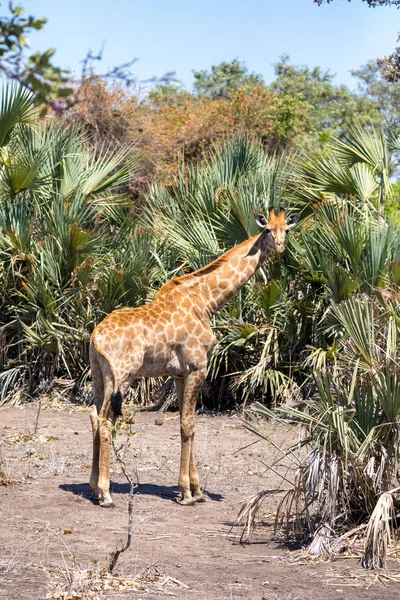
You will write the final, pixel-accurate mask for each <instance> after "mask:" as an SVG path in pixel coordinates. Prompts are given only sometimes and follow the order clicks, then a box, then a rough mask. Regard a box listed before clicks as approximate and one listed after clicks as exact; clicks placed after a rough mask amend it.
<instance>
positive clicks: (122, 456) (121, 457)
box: [108, 424, 137, 573]
mask: <svg viewBox="0 0 400 600" xmlns="http://www.w3.org/2000/svg"><path fill="white" fill-rule="evenodd" d="M131 439H132V425H131V424H130V425H129V429H128V431H127V440H126V442H125V443H123V444H121V445H120V446H119V447H118V448H117V446H116V443H115V440H114V439H113V440H112V447H113V450H114V454H115V457H116V459H117V461H118V462H119V464H120V465H121V471H122V472H123V474H124V475H125V477H126V480H127V481H128V483H129V499H128V528H127V529H128V533H127V538H126V542H125V544H124V545H123V546H122V548H120V549H119V550H116V551H115V552H113V553H112V554H111V557H110V564H109V565H108V572H109V573H112V572H113V571H114V569H115V566H116V564H117V561H118V559H119V557H120V555H121V554H122V553H123V552H125V550H128V548H129V546H130V545H131V542H132V529H133V494H134V490H135V488H136V487H137V483H136V482H134V481H133V479H132V476H131V475H130V473H129V471H128V470H127V468H126V454H127V451H128V448H129V446H130V441H131Z"/></svg>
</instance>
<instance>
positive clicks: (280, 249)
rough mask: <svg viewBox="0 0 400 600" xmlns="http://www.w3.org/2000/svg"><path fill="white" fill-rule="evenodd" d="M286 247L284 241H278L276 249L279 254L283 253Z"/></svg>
mask: <svg viewBox="0 0 400 600" xmlns="http://www.w3.org/2000/svg"><path fill="white" fill-rule="evenodd" d="M284 249H285V244H284V243H283V242H276V251H277V252H278V254H282V252H283V251H284Z"/></svg>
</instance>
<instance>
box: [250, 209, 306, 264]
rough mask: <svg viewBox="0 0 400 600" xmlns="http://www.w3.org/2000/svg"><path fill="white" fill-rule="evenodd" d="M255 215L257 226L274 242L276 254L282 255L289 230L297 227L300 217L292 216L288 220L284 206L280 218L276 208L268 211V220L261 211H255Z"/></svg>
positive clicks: (280, 210)
mask: <svg viewBox="0 0 400 600" xmlns="http://www.w3.org/2000/svg"><path fill="white" fill-rule="evenodd" d="M253 214H254V217H255V219H256V221H257V224H258V225H259V226H260V227H262V228H263V229H264V231H265V232H266V233H268V235H269V236H271V237H272V239H273V240H274V244H273V245H274V249H275V250H276V252H278V253H279V254H281V253H282V252H283V251H284V250H285V239H286V234H287V232H288V231H289V229H291V228H292V227H294V226H295V225H296V223H297V221H298V220H299V219H300V215H299V214H294V215H290V217H288V218H287V219H286V218H285V209H284V208H283V206H281V207H280V209H279V216H276V215H275V209H274V207H273V206H270V207H269V209H268V220H267V219H266V217H265V216H264V215H263V214H262V213H261V212H259V211H256V210H253Z"/></svg>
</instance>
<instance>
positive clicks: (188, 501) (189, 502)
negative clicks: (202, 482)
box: [178, 498, 196, 506]
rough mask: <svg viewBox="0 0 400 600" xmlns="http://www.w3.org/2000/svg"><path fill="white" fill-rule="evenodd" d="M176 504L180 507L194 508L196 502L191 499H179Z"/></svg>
mask: <svg viewBox="0 0 400 600" xmlns="http://www.w3.org/2000/svg"><path fill="white" fill-rule="evenodd" d="M178 504H180V505H181V506H194V505H195V504H196V502H195V501H194V499H193V498H181V499H180V500H178Z"/></svg>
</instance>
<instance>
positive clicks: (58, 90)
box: [0, 2, 72, 112]
mask: <svg viewBox="0 0 400 600" xmlns="http://www.w3.org/2000/svg"><path fill="white" fill-rule="evenodd" d="M9 11H10V14H9V15H4V16H1V17H0V72H1V73H3V74H4V75H5V76H6V78H8V79H11V80H14V81H18V82H19V83H20V84H21V85H22V86H23V87H24V88H25V89H27V90H29V91H31V92H34V93H35V101H36V103H37V104H49V103H51V102H53V101H55V100H56V99H57V98H65V97H67V96H69V95H70V94H71V93H72V89H71V88H70V87H68V85H67V84H68V79H69V76H68V72H67V71H66V70H64V69H60V68H59V67H56V66H54V65H53V64H52V57H53V55H54V53H55V49H54V48H50V49H49V50H46V51H45V52H35V53H33V54H31V55H27V54H26V49H27V48H28V35H29V33H30V32H31V31H32V30H40V29H42V28H43V27H44V26H45V24H46V19H44V18H39V19H38V18H36V17H33V16H28V17H25V16H24V9H23V8H21V7H20V6H16V5H14V4H12V2H10V4H9ZM44 111H45V108H44V109H43V112H44ZM2 112H3V111H2Z"/></svg>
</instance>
